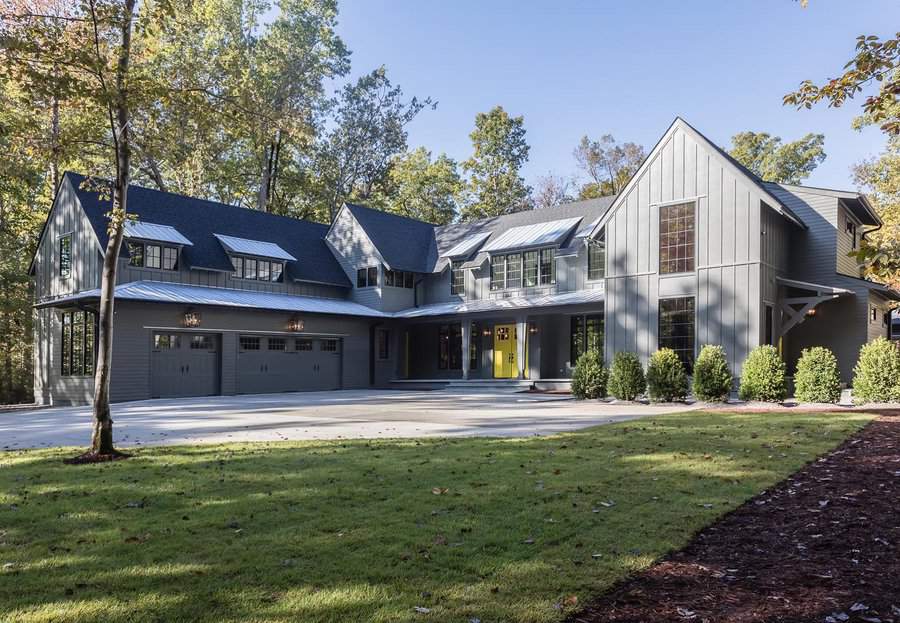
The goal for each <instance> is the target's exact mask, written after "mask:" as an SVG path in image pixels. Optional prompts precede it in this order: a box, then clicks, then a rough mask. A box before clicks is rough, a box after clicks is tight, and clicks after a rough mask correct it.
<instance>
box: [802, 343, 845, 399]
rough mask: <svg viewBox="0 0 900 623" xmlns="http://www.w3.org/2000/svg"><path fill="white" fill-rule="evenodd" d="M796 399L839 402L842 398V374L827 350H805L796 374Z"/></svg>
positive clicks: (816, 347)
mask: <svg viewBox="0 0 900 623" xmlns="http://www.w3.org/2000/svg"><path fill="white" fill-rule="evenodd" d="M794 397H795V398H797V400H799V401H800V402H837V401H838V400H840V398H841V372H840V370H839V369H838V362H837V358H836V357H835V356H834V353H832V352H831V351H830V350H828V349H827V348H824V347H822V346H814V347H812V348H804V349H803V351H802V352H801V353H800V359H799V360H798V361H797V372H796V373H795V374H794Z"/></svg>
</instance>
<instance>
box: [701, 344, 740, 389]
mask: <svg viewBox="0 0 900 623" xmlns="http://www.w3.org/2000/svg"><path fill="white" fill-rule="evenodd" d="M733 382H734V376H733V375H732V374H731V369H730V368H729V367H728V358H727V357H726V356H725V349H724V348H722V347H721V346H715V345H713V344H707V345H706V346H704V347H703V348H702V349H701V350H700V354H699V355H698V356H697V361H695V362H694V397H695V398H696V399H697V400H710V401H713V400H715V401H721V402H724V401H726V400H728V396H729V395H730V394H731V385H732V383H733Z"/></svg>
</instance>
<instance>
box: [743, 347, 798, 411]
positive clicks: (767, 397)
mask: <svg viewBox="0 0 900 623" xmlns="http://www.w3.org/2000/svg"><path fill="white" fill-rule="evenodd" d="M740 396H741V400H760V401H763V402H781V401H782V400H784V399H785V397H786V396H787V379H786V376H785V366H784V362H783V361H782V360H781V355H779V354H778V350H776V348H775V347H774V346H771V345H769V344H765V345H763V346H757V347H756V348H754V349H753V350H752V351H750V354H749V355H747V359H746V360H745V361H744V367H743V370H742V372H741V388H740Z"/></svg>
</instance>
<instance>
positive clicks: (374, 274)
mask: <svg viewBox="0 0 900 623" xmlns="http://www.w3.org/2000/svg"><path fill="white" fill-rule="evenodd" d="M368 272H369V274H368V279H369V287H370V288H374V287H376V286H377V285H378V267H377V266H370V267H369V271H368Z"/></svg>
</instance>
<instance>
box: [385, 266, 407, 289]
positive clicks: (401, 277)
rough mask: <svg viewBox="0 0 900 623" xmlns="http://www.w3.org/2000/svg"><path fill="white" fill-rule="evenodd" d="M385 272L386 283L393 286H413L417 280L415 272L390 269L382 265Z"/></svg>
mask: <svg viewBox="0 0 900 623" xmlns="http://www.w3.org/2000/svg"><path fill="white" fill-rule="evenodd" d="M381 270H382V272H383V273H384V285H386V286H391V287H393V288H412V287H413V283H414V282H415V273H411V272H409V271H407V270H390V269H389V268H388V267H387V266H384V265H382V267H381Z"/></svg>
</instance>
